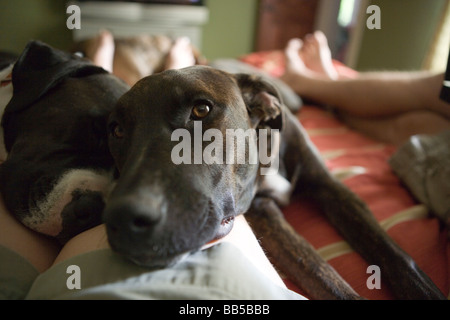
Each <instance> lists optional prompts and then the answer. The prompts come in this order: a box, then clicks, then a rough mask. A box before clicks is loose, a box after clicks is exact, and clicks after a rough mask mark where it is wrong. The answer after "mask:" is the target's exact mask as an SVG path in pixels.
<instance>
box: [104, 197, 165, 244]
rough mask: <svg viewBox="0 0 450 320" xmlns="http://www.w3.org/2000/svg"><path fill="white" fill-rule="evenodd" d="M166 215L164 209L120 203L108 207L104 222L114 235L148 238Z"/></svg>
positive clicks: (128, 202)
mask: <svg viewBox="0 0 450 320" xmlns="http://www.w3.org/2000/svg"><path fill="white" fill-rule="evenodd" d="M164 214H165V212H164V207H159V208H154V207H152V206H148V205H145V204H142V203H139V202H137V203H136V202H133V201H119V202H116V203H111V204H109V205H108V206H107V207H106V210H105V212H104V220H105V223H106V226H107V228H108V229H109V231H111V232H112V234H115V235H117V234H118V233H120V234H127V235H128V236H129V237H136V236H139V235H144V236H148V235H149V234H151V233H152V232H153V230H154V228H155V227H156V226H157V225H158V224H159V222H160V221H161V218H162V216H164Z"/></svg>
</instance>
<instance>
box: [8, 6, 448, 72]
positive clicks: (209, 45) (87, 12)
mask: <svg viewBox="0 0 450 320" xmlns="http://www.w3.org/2000/svg"><path fill="white" fill-rule="evenodd" d="M70 3H72V4H77V5H79V6H80V8H81V29H80V30H69V29H68V28H67V26H66V20H67V19H68V17H69V14H67V13H66V8H67V6H68V5H69V4H70ZM372 4H375V5H377V6H379V8H380V11H381V15H380V18H381V29H374V30H370V29H368V28H367V27H366V20H367V19H368V17H369V16H370V14H368V13H366V9H367V7H368V6H369V5H372ZM449 10H450V9H449V0H432V1H430V0H394V1H393V0H203V1H201V0H185V1H183V0H179V1H177V0H167V1H164V0H161V1H145V0H141V1H127V2H126V3H124V2H120V1H72V2H68V1H66V0H39V1H33V0H0V49H2V50H7V51H11V52H15V53H20V52H21V50H22V49H23V48H24V46H25V44H26V43H27V42H28V41H29V40H30V39H39V40H42V41H44V42H46V43H48V44H50V45H52V46H55V47H57V48H60V49H68V48H69V47H70V45H71V44H72V43H73V41H74V40H76V39H82V38H83V37H88V36H89V35H90V34H95V33H96V32H98V30H100V29H101V28H107V29H108V30H111V31H113V33H114V34H120V35H122V34H136V33H145V32H148V33H164V34H166V35H169V36H172V37H176V36H179V35H183V33H185V35H188V36H189V37H191V40H192V42H193V43H194V44H195V45H196V46H197V47H198V49H199V50H200V51H201V52H202V53H203V55H204V56H205V57H206V58H207V59H208V60H213V59H216V58H239V57H240V56H242V55H245V54H248V53H251V52H255V51H266V50H278V49H282V48H283V47H284V46H285V44H286V42H287V40H288V39H289V38H290V37H303V36H304V35H305V34H307V33H310V32H312V31H314V30H317V29H320V30H322V31H323V32H324V33H325V34H326V35H327V37H328V40H329V45H330V48H331V50H332V53H333V58H335V59H337V60H340V61H341V62H344V63H346V64H347V65H349V66H350V67H352V68H355V69H357V70H360V71H366V70H385V69H389V70H393V69H394V70H417V69H436V70H439V71H442V70H443V69H444V68H445V65H446V59H447V54H448V48H449V41H450V26H449V24H450V22H449V16H450V15H449Z"/></svg>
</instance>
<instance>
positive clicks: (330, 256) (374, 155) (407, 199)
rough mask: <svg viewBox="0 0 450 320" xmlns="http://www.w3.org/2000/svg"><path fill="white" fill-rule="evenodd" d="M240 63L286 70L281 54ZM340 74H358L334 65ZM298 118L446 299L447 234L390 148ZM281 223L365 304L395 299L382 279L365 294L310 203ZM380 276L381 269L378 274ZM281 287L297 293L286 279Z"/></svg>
mask: <svg viewBox="0 0 450 320" xmlns="http://www.w3.org/2000/svg"><path fill="white" fill-rule="evenodd" d="M240 60H241V61H243V62H246V63H248V64H251V65H253V66H255V67H257V68H260V69H262V70H264V71H266V72H268V73H269V74H271V75H272V76H274V77H279V76H280V75H282V74H283V72H284V68H285V60H284V54H283V52H282V51H267V52H255V53H251V54H249V55H246V56H243V57H241V59H240ZM334 64H335V67H336V69H337V71H338V73H339V74H341V75H344V74H345V75H346V76H348V77H354V76H357V72H356V71H354V70H352V69H350V68H348V67H346V66H345V65H343V64H341V63H340V62H338V61H334ZM298 119H299V120H300V122H301V123H302V125H303V126H304V127H305V129H306V130H307V132H308V134H309V136H310V138H311V140H312V142H313V143H314V144H315V145H316V147H317V148H318V149H319V151H320V153H321V155H322V157H323V159H324V160H325V162H326V164H327V166H328V168H329V169H330V170H331V172H332V173H333V174H334V175H336V177H338V178H339V179H341V181H343V183H344V184H345V185H347V186H348V187H349V188H350V189H351V190H352V191H353V192H355V193H356V194H357V195H358V196H360V197H361V198H362V199H363V200H364V201H365V202H366V203H367V205H368V206H369V208H370V209H371V210H372V212H373V214H374V216H375V217H376V219H377V220H378V221H379V222H380V224H381V226H382V227H383V228H384V229H385V230H386V231H387V233H388V234H389V235H390V236H391V237H392V238H393V239H394V240H395V241H396V242H397V243H398V244H399V245H400V246H401V247H402V248H403V249H404V250H405V251H406V252H407V253H408V254H410V255H411V256H412V257H413V259H414V260H415V261H416V262H417V264H418V265H419V267H420V268H421V269H422V270H423V271H424V272H425V273H426V274H428V276H429V277H430V278H431V279H432V280H433V281H434V283H435V284H436V285H437V286H438V287H439V288H440V289H441V291H442V292H443V293H444V294H446V295H447V296H448V297H449V298H450V293H449V287H450V272H449V271H450V268H449V267H450V242H449V241H448V239H447V232H448V230H445V229H444V230H443V229H441V228H440V226H439V222H438V220H437V219H436V218H434V217H431V216H430V214H429V212H428V209H427V208H426V207H425V206H424V205H422V204H420V203H418V202H417V201H416V200H415V199H414V198H413V197H412V195H411V194H410V193H409V192H408V190H407V189H406V188H405V187H404V186H403V185H402V183H401V182H400V180H399V178H398V177H397V176H396V175H395V174H394V173H393V171H392V170H391V168H390V166H389V164H388V159H389V158H390V156H391V155H392V154H393V153H394V152H395V147H393V146H390V145H386V144H382V143H379V142H377V141H374V140H371V139H369V138H366V137H365V136H363V135H362V134H359V133H357V132H355V131H352V130H351V129H349V128H348V127H346V126H345V125H344V124H343V123H341V122H340V121H338V120H337V119H336V118H335V117H334V116H333V115H332V114H331V113H329V112H327V111H325V110H323V109H320V108H317V107H314V106H303V107H302V108H301V110H300V111H299V113H298ZM283 212H284V215H285V217H286V219H287V220H288V221H289V222H290V223H291V224H292V226H293V227H294V228H295V229H296V230H297V232H299V233H300V234H301V235H302V236H303V237H304V238H306V239H307V240H308V241H309V242H310V243H311V244H312V245H313V246H314V248H316V249H317V250H318V252H319V254H320V255H321V256H322V257H323V258H324V259H325V260H326V261H328V262H329V263H330V264H331V265H332V266H333V267H334V268H335V269H336V270H337V272H339V274H340V275H341V276H342V277H343V278H344V279H345V280H346V281H347V282H348V283H349V284H350V285H351V286H352V287H353V288H354V289H355V290H356V292H358V293H359V294H360V295H362V296H364V297H366V298H367V299H383V300H388V299H394V297H393V295H392V293H391V291H390V290H389V288H388V287H387V285H386V284H385V283H384V282H383V278H381V289H369V288H368V287H367V284H366V283H367V279H368V277H369V276H370V275H371V273H367V268H368V264H367V263H366V262H365V261H364V260H363V259H362V258H361V257H360V256H359V255H358V254H357V253H355V252H354V251H353V250H352V249H351V248H350V246H349V245H348V244H347V243H346V242H345V241H344V240H343V238H342V237H341V236H340V235H339V234H338V233H337V231H335V229H334V228H333V227H332V226H331V225H330V224H329V223H328V221H327V220H326V218H325V217H324V216H323V215H322V214H321V213H320V211H319V210H318V209H317V208H316V207H315V206H314V204H312V203H307V202H303V203H301V202H299V201H294V202H292V203H291V204H290V205H289V206H288V207H286V208H284V209H283ZM381 272H382V270H381ZM285 282H286V285H287V286H288V287H289V288H291V289H293V290H295V291H297V292H300V293H302V294H304V293H303V292H302V291H301V290H300V289H299V288H297V287H295V286H294V285H293V284H292V283H291V282H290V281H289V279H285Z"/></svg>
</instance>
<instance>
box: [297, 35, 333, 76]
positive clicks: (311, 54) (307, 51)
mask: <svg viewBox="0 0 450 320" xmlns="http://www.w3.org/2000/svg"><path fill="white" fill-rule="evenodd" d="M300 57H301V58H302V60H303V61H304V63H305V65H306V67H308V68H309V69H311V70H312V71H315V72H317V73H319V74H323V75H325V76H327V77H328V78H329V79H331V80H335V79H337V78H338V73H337V71H336V69H335V67H334V65H333V62H332V58H331V51H330V48H329V46H328V41H327V38H326V36H325V35H324V34H323V32H322V31H316V32H314V33H313V34H309V35H307V36H306V37H305V42H304V45H303V46H302V48H301V49H300Z"/></svg>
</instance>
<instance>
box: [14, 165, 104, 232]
mask: <svg viewBox="0 0 450 320" xmlns="http://www.w3.org/2000/svg"><path fill="white" fill-rule="evenodd" d="M112 184H113V177H112V173H110V172H95V171H93V170H87V169H72V170H69V171H67V172H66V173H65V174H63V175H62V177H61V178H60V179H59V181H58V182H57V183H56V184H55V185H54V186H53V190H52V191H51V192H50V193H49V194H48V195H47V197H46V198H45V199H43V200H42V201H40V202H39V203H38V204H37V206H36V207H34V208H30V215H29V216H27V217H26V218H24V219H23V220H22V222H23V223H24V224H25V225H26V226H28V227H30V228H31V229H33V230H36V231H38V232H41V233H44V234H47V235H50V236H56V235H58V234H59V233H60V232H61V230H62V217H61V212H62V211H63V209H64V207H65V206H66V205H67V204H68V203H70V202H71V201H72V194H73V192H74V191H75V190H81V191H83V190H90V191H98V192H100V193H101V194H103V197H104V198H106V196H107V195H108V193H109V192H110V189H111V188H112Z"/></svg>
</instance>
